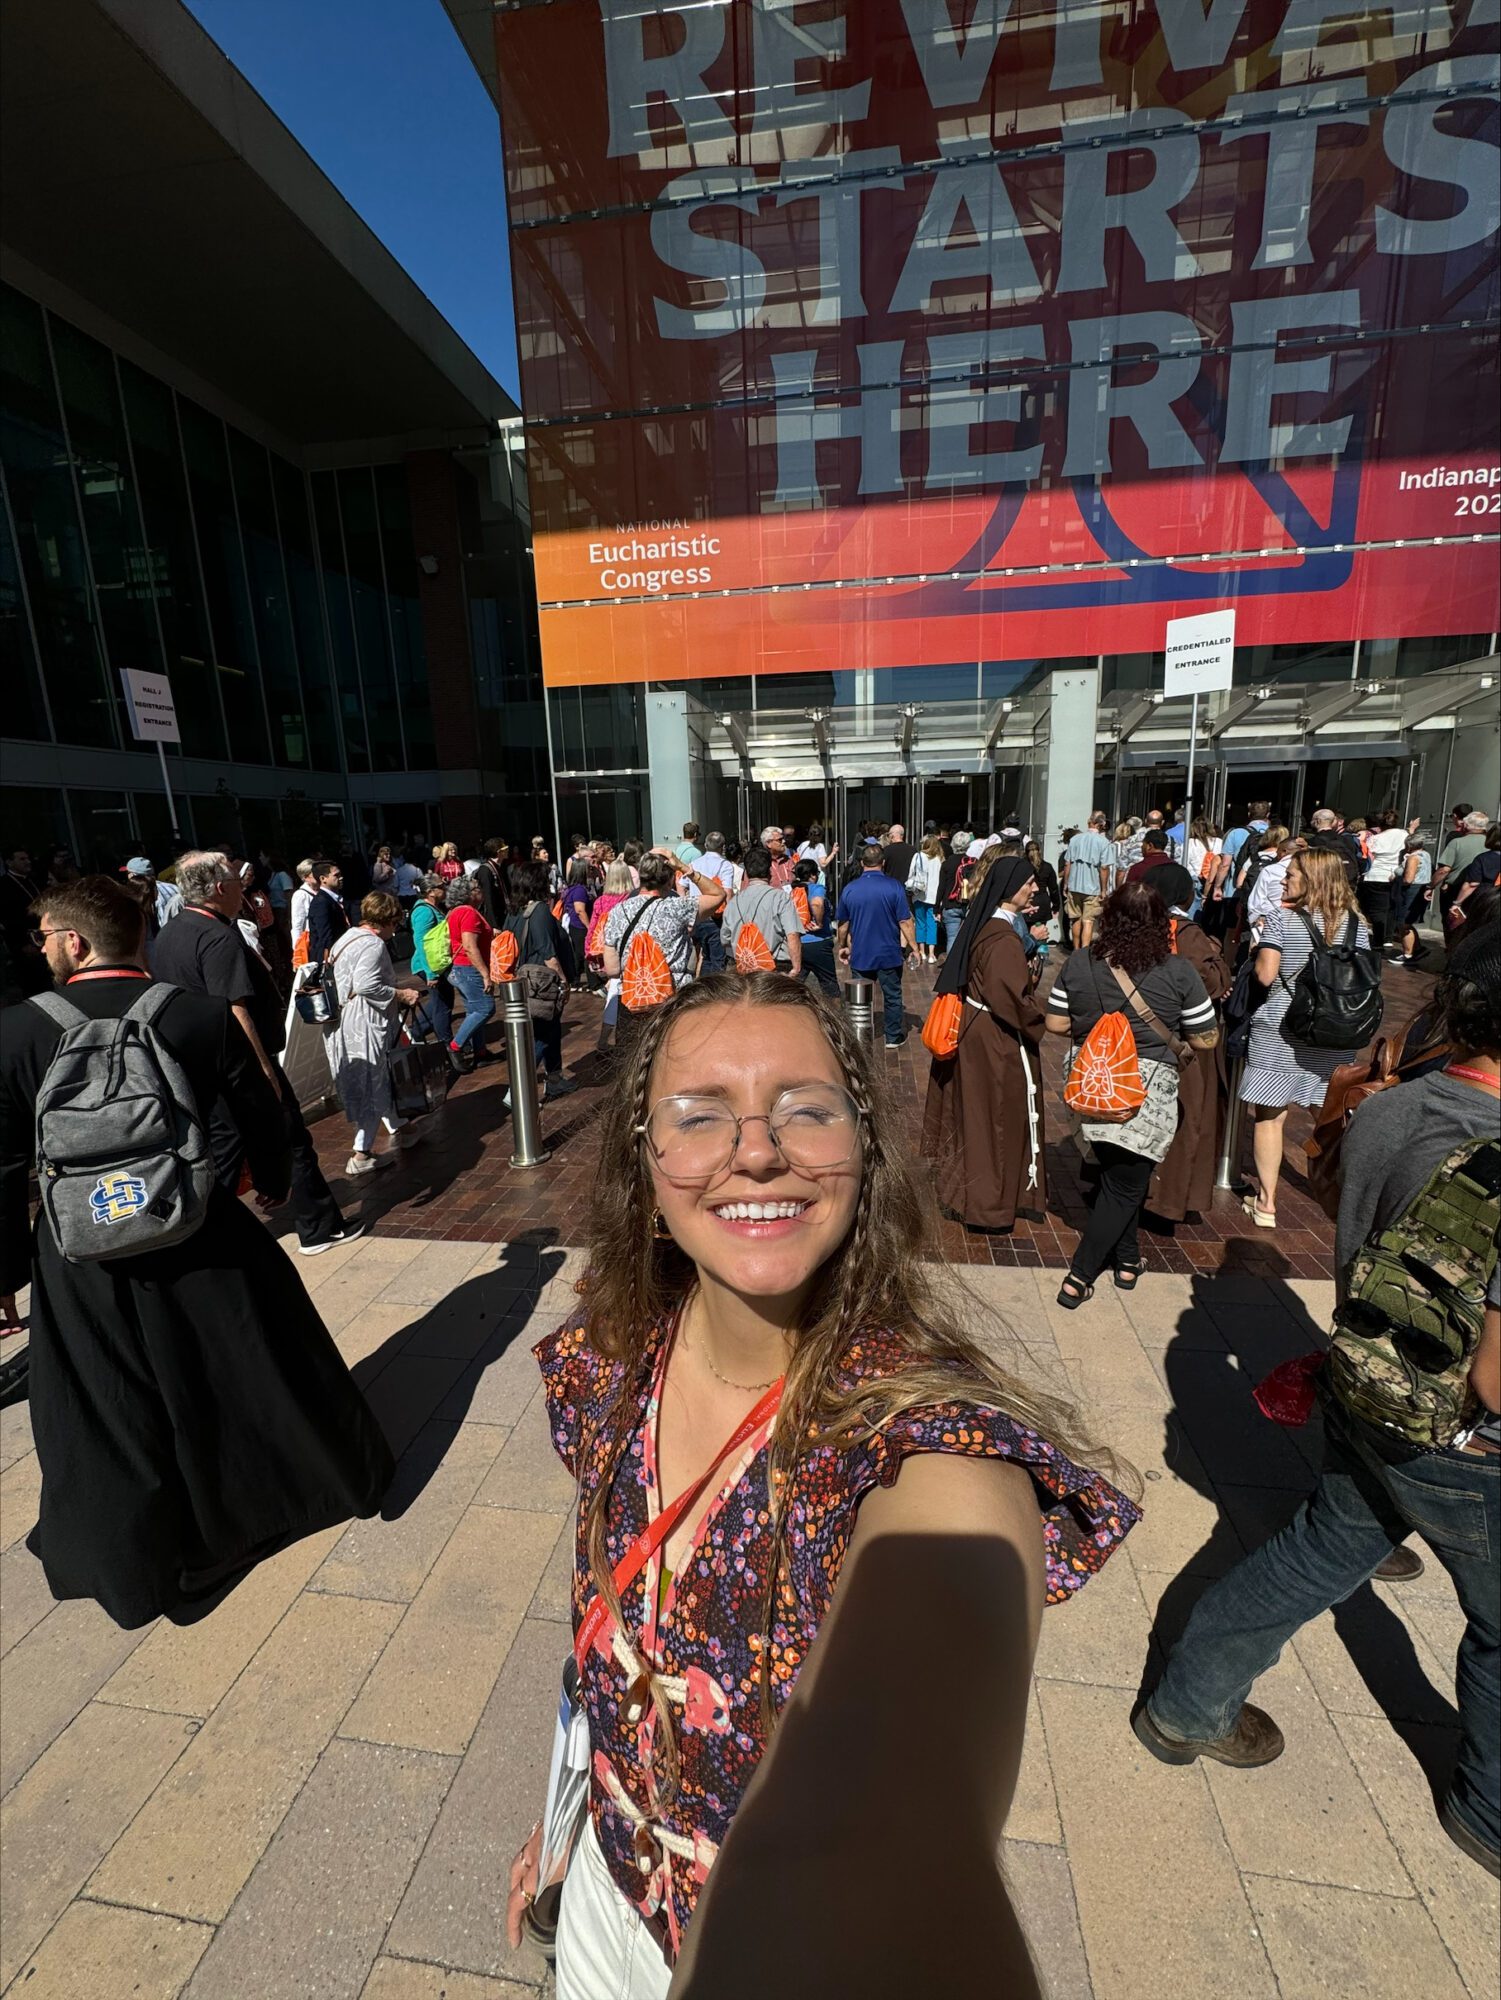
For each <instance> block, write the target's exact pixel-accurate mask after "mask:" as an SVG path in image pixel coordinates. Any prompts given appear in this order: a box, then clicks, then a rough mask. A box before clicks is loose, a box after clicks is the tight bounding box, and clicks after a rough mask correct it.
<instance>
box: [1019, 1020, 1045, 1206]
mask: <svg viewBox="0 0 1501 2000" xmlns="http://www.w3.org/2000/svg"><path fill="white" fill-rule="evenodd" d="M1016 1046H1017V1047H1018V1048H1019V1049H1020V1050H1021V1058H1022V1071H1023V1074H1024V1075H1025V1076H1026V1079H1027V1143H1028V1145H1029V1146H1030V1148H1031V1158H1030V1159H1029V1161H1028V1163H1027V1186H1028V1187H1029V1188H1035V1187H1036V1185H1037V1167H1038V1162H1039V1160H1040V1159H1041V1157H1042V1148H1041V1147H1040V1146H1039V1145H1038V1143H1037V1082H1036V1079H1035V1078H1034V1076H1033V1074H1032V1063H1031V1060H1030V1058H1029V1057H1028V1055H1027V1045H1026V1043H1025V1042H1024V1041H1022V1040H1021V1039H1020V1037H1018V1039H1017V1044H1016Z"/></svg>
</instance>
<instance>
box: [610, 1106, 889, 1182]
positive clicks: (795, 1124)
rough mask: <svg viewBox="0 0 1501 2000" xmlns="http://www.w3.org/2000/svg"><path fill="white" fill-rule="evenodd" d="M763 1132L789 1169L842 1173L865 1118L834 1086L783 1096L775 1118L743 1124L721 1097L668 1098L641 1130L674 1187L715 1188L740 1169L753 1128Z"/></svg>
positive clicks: (757, 1115)
mask: <svg viewBox="0 0 1501 2000" xmlns="http://www.w3.org/2000/svg"><path fill="white" fill-rule="evenodd" d="M758 1124H762V1125H765V1127H766V1130H767V1134H768V1136H769V1137H770V1139H771V1142H772V1144H773V1145H774V1146H775V1147H776V1149H777V1151H778V1152H779V1153H780V1154H781V1156H782V1158H783V1159H784V1160H785V1161H786V1162H787V1165H788V1166H789V1167H802V1168H805V1169H806V1170H808V1171H809V1172H812V1173H817V1172H818V1171H819V1170H820V1169H827V1168H830V1167H842V1166H843V1165H844V1163H845V1161H846V1160H848V1159H849V1158H850V1157H851V1156H852V1155H853V1153H854V1151H855V1149H856V1147H857V1146H858V1145H859V1143H860V1112H859V1109H858V1108H857V1106H856V1104H855V1100H854V1099H853V1098H852V1097H851V1096H850V1094H849V1092H848V1091H847V1090H844V1089H842V1088H841V1087H840V1086H839V1085H838V1084H833V1083H808V1084H800V1085H799V1086H798V1087H797V1089H795V1090H784V1091H783V1092H782V1093H781V1095H780V1096H779V1097H778V1098H777V1100H776V1102H775V1104H773V1105H772V1107H771V1109H770V1111H764V1112H753V1113H750V1114H749V1115H747V1116H746V1117H744V1118H737V1117H736V1116H735V1113H734V1112H733V1111H732V1110H731V1109H730V1107H729V1105H728V1104H726V1103H725V1101H724V1099H723V1098H720V1097H692V1096H685V1097H663V1098H659V1099H658V1101H657V1102H656V1103H655V1104H654V1105H653V1106H652V1108H651V1110H650V1112H649V1113H648V1114H647V1119H646V1123H645V1124H644V1125H638V1126H637V1127H636V1131H637V1134H638V1135H639V1136H640V1137H641V1138H643V1139H645V1141H646V1143H647V1145H648V1146H650V1148H651V1151H652V1157H653V1158H654V1159H655V1160H656V1162H657V1165H658V1166H659V1167H660V1168H661V1170H662V1172H663V1173H664V1174H665V1175H667V1177H668V1179H669V1180H683V1181H710V1180H713V1179H714V1177H715V1175H716V1174H721V1173H723V1172H724V1171H725V1170H726V1169H727V1168H728V1167H729V1166H731V1165H732V1164H733V1162H734V1158H735V1155H736V1153H737V1152H738V1151H739V1148H740V1140H741V1136H742V1134H743V1132H744V1130H745V1127H746V1126H747V1125H758Z"/></svg>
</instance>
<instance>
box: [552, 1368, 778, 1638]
mask: <svg viewBox="0 0 1501 2000" xmlns="http://www.w3.org/2000/svg"><path fill="white" fill-rule="evenodd" d="M786 1380H787V1378H786V1376H785V1375H781V1376H778V1378H777V1380H776V1381H775V1382H773V1383H772V1385H771V1387H770V1388H769V1389H768V1390H767V1391H766V1394H765V1395H764V1396H763V1397H762V1398H761V1400H760V1401H759V1402H758V1403H757V1404H756V1407H755V1408H754V1409H753V1410H750V1411H748V1412H747V1413H746V1415H745V1416H743V1417H742V1418H741V1419H740V1421H739V1423H738V1424H736V1426H735V1428H734V1430H733V1431H731V1433H730V1435H729V1436H728V1437H727V1438H726V1439H725V1441H724V1443H723V1444H722V1445H721V1446H720V1448H719V1450H718V1451H717V1452H715V1454H714V1456H713V1458H712V1459H711V1460H710V1461H709V1464H708V1465H707V1466H706V1467H705V1469H704V1471H703V1472H702V1473H701V1474H700V1476H699V1477H698V1478H697V1479H695V1480H694V1482H693V1484H692V1485H691V1486H686V1487H684V1489H683V1491H682V1492H681V1493H680V1494H679V1495H678V1497H677V1498H676V1500H674V1501H673V1502H672V1503H671V1504H670V1505H669V1506H667V1507H664V1508H663V1509H662V1511H661V1513H660V1514H659V1515H658V1516H657V1518H656V1520H655V1521H650V1522H648V1523H647V1525H646V1526H645V1527H644V1528H643V1529H642V1530H641V1533H640V1534H639V1535H637V1536H636V1537H635V1539H634V1540H633V1541H632V1542H631V1545H630V1547H629V1548H628V1549H627V1550H626V1552H625V1554H624V1555H623V1556H622V1557H621V1558H620V1561H619V1562H618V1563H616V1565H615V1571H614V1577H615V1595H616V1597H617V1598H623V1597H624V1596H625V1593H626V1592H627V1591H628V1590H629V1589H630V1587H631V1585H632V1584H633V1583H634V1582H635V1581H636V1578H637V1577H638V1576H639V1575H640V1574H641V1572H642V1570H643V1569H645V1567H646V1565H647V1564H648V1563H649V1562H650V1561H651V1559H652V1557H653V1556H654V1555H655V1554H656V1553H657V1550H658V1549H659V1548H661V1546H662V1544H663V1543H664V1542H665V1541H666V1540H667V1538H668V1537H669V1536H670V1535H671V1533H672V1531H673V1529H674V1528H675V1527H676V1526H677V1525H678V1523H679V1521H681V1520H682V1518H683V1516H684V1515H685V1514H686V1513H687V1511H688V1509H689V1508H690V1507H691V1506H692V1505H693V1503H694V1501H695V1500H697V1499H698V1497H699V1495H700V1494H701V1493H702V1492H703V1490H704V1488H705V1487H706V1486H707V1485H708V1483H709V1481H710V1480H711V1479H712V1478H713V1477H714V1474H715V1473H716V1472H718V1470H719V1468H720V1466H722V1465H723V1464H724V1462H725V1460H726V1459H727V1458H732V1457H733V1456H734V1455H735V1453H736V1452H738V1451H740V1450H741V1449H742V1448H743V1447H744V1446H745V1445H746V1444H748V1443H749V1441H750V1440H751V1438H752V1437H754V1435H755V1433H756V1432H757V1431H758V1430H759V1429H760V1428H761V1426H762V1424H764V1423H765V1422H766V1421H767V1419H768V1418H770V1417H774V1416H775V1415H776V1413H777V1410H778V1408H779V1407H780V1404H781V1401H782V1388H783V1385H784V1383H785V1382H786ZM609 1616H610V1607H609V1606H608V1605H607V1604H606V1603H605V1601H604V1599H603V1598H602V1597H600V1596H598V1595H596V1596H594V1597H593V1598H591V1599H590V1602H589V1606H588V1609H587V1610H586V1611H585V1613H584V1618H583V1623H582V1624H581V1625H580V1626H579V1629H578V1637H577V1638H576V1639H575V1640H574V1642H573V1657H574V1661H575V1663H576V1664H577V1666H578V1670H579V1673H580V1674H581V1675H582V1673H583V1671H584V1662H585V1660H586V1659H588V1657H589V1651H590V1648H591V1647H592V1646H593V1644H594V1642H595V1640H596V1639H597V1638H598V1637H599V1633H600V1628H601V1626H602V1625H603V1624H604V1622H605V1620H606V1619H607V1618H608V1617H609Z"/></svg>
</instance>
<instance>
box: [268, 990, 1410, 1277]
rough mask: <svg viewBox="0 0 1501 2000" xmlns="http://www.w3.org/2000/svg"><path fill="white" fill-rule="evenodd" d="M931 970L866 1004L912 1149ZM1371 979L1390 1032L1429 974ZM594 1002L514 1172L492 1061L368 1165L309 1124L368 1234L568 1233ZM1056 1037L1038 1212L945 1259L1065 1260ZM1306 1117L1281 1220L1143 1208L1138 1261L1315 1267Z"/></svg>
mask: <svg viewBox="0 0 1501 2000" xmlns="http://www.w3.org/2000/svg"><path fill="white" fill-rule="evenodd" d="M933 976H934V975H933V974H932V973H931V972H928V971H922V972H915V973H909V975H908V977H907V981H906V999H907V1024H908V1029H909V1033H908V1037H907V1041H906V1044H905V1046H904V1047H903V1048H901V1049H900V1050H898V1051H896V1052H893V1053H882V1052H880V1051H879V1043H880V1036H881V1029H880V1017H879V1012H878V1014H877V1025H876V1040H877V1045H878V1055H877V1060H878V1061H879V1062H880V1064H881V1066H882V1069H883V1071H884V1073H885V1075H886V1077H887V1079H888V1081H889V1084H890V1088H891V1089H892V1091H893V1092H894V1093H895V1095H896V1098H897V1101H898V1103H899V1105H900V1106H901V1109H902V1112H903V1115H904V1119H905V1126H906V1131H907V1135H908V1138H909V1139H910V1142H911V1146H912V1150H913V1152H914V1154H915V1153H916V1151H917V1147H918V1141H919V1138H920V1135H921V1132H922V1112H923V1100H924V1096H925V1093H926V1090H927V1082H928V1069H929V1056H928V1052H927V1050H926V1049H925V1048H924V1047H923V1045H922V1043H921V1041H920V1040H919V1038H918V1035H917V1032H916V1031H917V1029H918V1028H919V1027H920V1026H921V1023H922V1018H923V1014H924V1013H925V1012H926V1009H927V1006H928V1002H929V1000H930V999H931V997H932V991H933ZM1382 986H1383V992H1384V994H1385V996H1386V1019H1385V1026H1384V1032H1388V1033H1391V1032H1400V1029H1401V1027H1402V1026H1403V1024H1405V1023H1406V1022H1407V1021H1408V1020H1410V1019H1411V1017H1412V1015H1413V1014H1415V1013H1416V1012H1417V1010H1418V1008H1419V1007H1420V1006H1422V1005H1423V1004H1424V1002H1425V1001H1426V1000H1427V998H1428V995H1429V993H1430V992H1431V990H1432V986H1433V981H1432V978H1431V977H1430V976H1429V975H1427V974H1424V973H1414V972H1405V971H1403V970H1402V969H1401V968H1400V967H1396V966H1390V965H1389V966H1388V967H1387V968H1386V970H1385V973H1384V975H1383V982H1382ZM601 1011H602V1008H601V1003H600V1001H599V1000H597V999H595V998H593V997H590V996H577V995H575V996H574V997H572V998H571V999H570V1000H569V1003H568V1013H567V1016H566V1020H565V1036H564V1062H565V1066H566V1068H567V1070H568V1072H569V1073H570V1074H571V1075H573V1076H575V1077H577V1079H578V1080H579V1082H580V1083H581V1084H582V1085H583V1086H584V1087H583V1089H582V1090H580V1091H579V1093H578V1094H577V1095H576V1096H572V1097H568V1098H564V1099H562V1100H561V1101H560V1102H559V1103H557V1104H555V1105H552V1106H548V1107H545V1108H544V1111H543V1138H544V1140H545V1142H546V1143H547V1145H548V1146H550V1147H551V1148H552V1158H551V1159H550V1160H548V1161H547V1163H546V1164H545V1165H543V1166H541V1167H536V1168H533V1169H531V1170H529V1171H527V1172H525V1173H511V1172H510V1171H509V1169H508V1166H507V1162H508V1161H509V1159H510V1155H511V1127H510V1120H509V1119H508V1117H507V1116H506V1114H505V1111H504V1109H503V1107H502V1103H501V1098H502V1094H503V1092H504V1091H505V1088H506V1084H507V1082H508V1078H507V1076H506V1071H505V1065H504V1064H503V1063H496V1064H493V1065H490V1066H488V1067H486V1068H482V1069H481V1070H479V1071H478V1072H477V1073H476V1074H475V1075H474V1076H471V1077H466V1078H463V1079H461V1080H460V1081H459V1082H458V1083H457V1084H456V1085H455V1086H454V1088H453V1090H452V1092H451V1094H450V1096H449V1100H448V1103H447V1105H446V1106H445V1108H444V1112H443V1116H442V1119H441V1121H440V1122H438V1123H437V1124H435V1126H434V1129H433V1132H432V1136H431V1138H430V1140H429V1141H428V1143H427V1144H425V1145H423V1146H419V1147H416V1148H414V1149H413V1150H412V1151H411V1152H410V1153H408V1154H407V1155H406V1156H405V1157H404V1158H403V1159H402V1160H401V1161H400V1162H399V1164H398V1163H395V1162H393V1164H392V1166H391V1168H390V1170H389V1171H388V1172H385V1173H381V1174H378V1175H376V1176H375V1177H374V1178H373V1179H367V1180H363V1181H359V1182H347V1183H346V1182H344V1181H343V1180H342V1175H343V1171H344V1162H345V1161H346V1160H347V1159H348V1157H349V1127H348V1126H347V1125H346V1124H345V1122H344V1120H343V1119H342V1118H339V1117H330V1118H327V1119H325V1120H323V1121H322V1123H321V1124H319V1125H318V1126H317V1127H316V1128H315V1130H316V1134H317V1139H318V1152H319V1157H320V1159H321V1161H322V1165H323V1171H324V1173H325V1174H326V1175H327V1176H328V1179H329V1181H330V1182H331V1183H332V1184H333V1185H334V1187H335V1189H336V1191H337V1192H338V1193H339V1196H340V1199H341V1200H342V1201H343V1202H344V1205H345V1207H346V1208H348V1209H350V1210H352V1211H353V1212H355V1213H357V1214H359V1215H360V1216H362V1217H363V1218H364V1219H365V1220H366V1221H367V1222H369V1223H371V1224H372V1225H373V1226H375V1227H376V1228H377V1229H378V1230H379V1231H380V1233H381V1234H382V1235H393V1236H424V1237H440V1238H444V1239H446V1240H449V1241H457V1242H481V1243H503V1242H508V1241H511V1240H513V1239H514V1238H516V1237H517V1236H520V1235H523V1234H526V1233H527V1232H529V1231H532V1230H536V1229H546V1230H550V1231H551V1232H552V1233H553V1240H555V1241H557V1242H561V1243H579V1242H581V1241H582V1240H583V1235H584V1228H585V1218H586V1214H587V1208H588V1201H589V1191H590V1188H591V1187H592V1185H593V1181H594V1149H593V1143H592V1127H593V1122H594V1119H595V1117H596V1116H597V1114H598V1111H599V1107H600V1103H601V1101H602V1098H603V1094H604V1091H605V1090H606V1088H607V1087H608V1084H609V1078H610V1068H609V1065H608V1063H607V1062H605V1061H603V1060H602V1059H601V1058H600V1057H599V1056H598V1055H597V1054H596V1053H595V1043H596V1041H597V1039H598V1035H599V1022H600V1015H601ZM491 1034H492V1036H493V1037H494V1040H493V1043H492V1046H495V1047H497V1048H501V1049H503V1048H504V1043H503V1041H502V1040H501V1039H500V1036H499V1030H498V1028H494V1027H492V1029H491ZM1064 1049H1065V1044H1064V1042H1063V1041H1062V1040H1061V1039H1060V1038H1059V1037H1057V1036H1053V1035H1050V1036H1048V1038H1047V1041H1046V1044H1045V1046H1044V1050H1043V1073H1044V1081H1045V1086H1046V1097H1047V1106H1046V1142H1047V1169H1048V1198H1049V1206H1048V1213H1047V1214H1046V1215H1039V1216H1035V1217H1034V1216H1026V1215H1022V1216H1019V1217H1018V1219H1017V1223H1016V1227H1015V1229H1014V1230H1013V1231H1011V1232H1010V1234H1008V1235H982V1234H972V1233H970V1232H968V1231H966V1230H965V1229H963V1228H962V1227H961V1226H960V1225H959V1224H958V1223H957V1222H954V1221H945V1222H944V1223H943V1224H942V1227H941V1231H940V1240H941V1247H942V1250H943V1254H944V1258H945V1260H946V1261H947V1262H949V1263H954V1264H963V1263H969V1264H980V1265H991V1264H993V1265H996V1266H998V1267H999V1268H1001V1269H1003V1270H1004V1269H1008V1268H1015V1267H1017V1266H1021V1267H1023V1268H1037V1267H1044V1268H1049V1269H1053V1268H1061V1267H1062V1266H1064V1265H1066V1264H1067V1262H1068V1259H1069V1256H1070V1253H1071V1252H1072V1250H1073V1248H1074V1245H1075V1243H1076V1242H1077V1241H1078V1235H1079V1228H1080V1225H1081V1224H1082V1222H1083V1219H1084V1210H1085V1203H1086V1200H1087V1197H1088V1181H1087V1176H1088V1173H1089V1171H1090V1169H1089V1166H1088V1149H1087V1148H1081V1147H1080V1146H1079V1145H1078V1144H1076V1143H1075V1142H1074V1140H1073V1138H1072V1136H1071V1135H1072V1133H1073V1131H1074V1127H1075V1120H1074V1119H1073V1117H1072V1116H1071V1114H1070V1113H1069V1112H1068V1111H1066V1110H1065V1109H1064V1105H1063V1100H1062V1088H1063V1055H1064ZM1311 1129H1312V1121H1311V1119H1310V1118H1309V1116H1308V1114H1307V1113H1306V1112H1304V1111H1302V1110H1300V1109H1298V1108H1296V1107H1295V1108H1294V1109H1293V1111H1292V1112H1290V1113H1289V1116H1288V1120H1287V1159H1288V1173H1287V1175H1286V1176H1285V1177H1284V1180H1283V1183H1282V1187H1281V1189H1280V1191H1279V1194H1278V1199H1277V1207H1278V1217H1279V1221H1280V1225H1281V1226H1280V1227H1279V1229H1278V1230H1277V1233H1276V1236H1275V1238H1272V1239H1268V1238H1267V1236H1266V1235H1265V1234H1264V1233H1263V1232H1261V1231H1258V1230H1257V1229H1256V1228H1255V1227H1254V1226H1253V1225H1252V1223H1251V1221H1250V1220H1249V1218H1248V1217H1247V1216H1246V1215H1245V1213H1244V1212H1243V1210H1242V1208H1241V1206H1240V1202H1239V1201H1238V1200H1237V1199H1236V1198H1234V1197H1233V1196H1231V1195H1229V1194H1219V1195H1216V1197H1215V1206H1214V1212H1213V1214H1212V1215H1207V1216H1204V1217H1202V1218H1201V1219H1200V1220H1199V1221H1197V1222H1181V1223H1179V1224H1177V1225H1176V1227H1174V1226H1173V1225H1171V1224H1166V1223H1162V1222H1157V1221H1155V1220H1154V1218H1153V1217H1152V1216H1151V1214H1150V1212H1149V1213H1148V1215H1147V1217H1146V1221H1145V1228H1144V1232H1143V1236H1142V1242H1143V1246H1144V1251H1145V1255H1146V1259H1147V1264H1148V1268H1149V1269H1151V1270H1158V1271H1175V1272H1178V1273H1179V1274H1182V1275H1186V1274H1189V1273H1192V1272H1195V1271H1217V1270H1220V1269H1230V1270H1237V1271H1263V1270H1264V1271H1266V1272H1268V1273H1270V1274H1272V1275H1279V1274H1280V1275H1290V1276H1293V1277H1299V1278H1324V1277H1327V1276H1328V1275H1329V1267H1330V1257H1331V1255H1332V1253H1333V1247H1334V1231H1333V1229H1332V1227H1331V1226H1330V1224H1329V1222H1328V1221H1327V1220H1326V1219H1325V1217H1324V1215H1323V1213H1322V1211H1321V1210H1320V1209H1319V1208H1318V1207H1316V1206H1315V1204H1314V1203H1313V1202H1312V1201H1311V1200H1310V1199H1309V1198H1308V1196H1307V1194H1306V1193H1304V1191H1303V1172H1302V1162H1303V1152H1302V1146H1303V1141H1304V1139H1305V1138H1306V1137H1307V1135H1308V1133H1309V1131H1310V1130H1311ZM1250 1146H1251V1141H1250V1130H1249V1123H1248V1122H1247V1125H1246V1129H1245V1130H1244V1131H1243V1133H1242V1156H1243V1158H1244V1159H1245V1161H1247V1162H1249V1160H1250V1157H1251V1153H1250ZM284 1226H285V1225H284Z"/></svg>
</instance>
